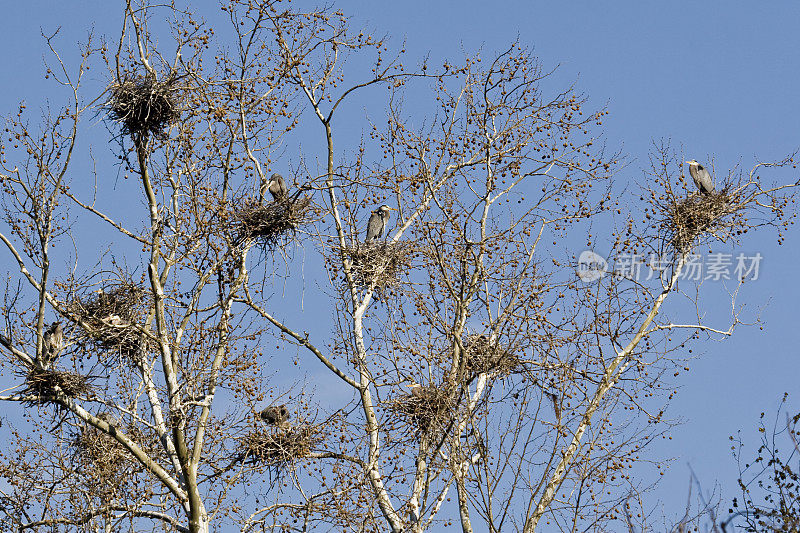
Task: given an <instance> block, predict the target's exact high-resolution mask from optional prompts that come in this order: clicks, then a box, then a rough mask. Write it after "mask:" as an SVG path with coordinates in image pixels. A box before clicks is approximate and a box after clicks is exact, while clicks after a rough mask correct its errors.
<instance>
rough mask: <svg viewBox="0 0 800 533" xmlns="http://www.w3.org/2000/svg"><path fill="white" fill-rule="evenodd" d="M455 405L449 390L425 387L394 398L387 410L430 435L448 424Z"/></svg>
mask: <svg viewBox="0 0 800 533" xmlns="http://www.w3.org/2000/svg"><path fill="white" fill-rule="evenodd" d="M455 403H456V402H455V398H454V396H453V394H452V391H451V390H450V389H449V388H447V387H437V386H435V385H427V386H420V387H418V388H416V389H414V390H412V392H410V393H408V394H404V395H402V396H400V397H398V398H395V399H394V400H392V402H391V403H390V404H389V408H390V409H391V410H392V411H394V412H395V413H397V415H398V416H399V417H400V418H402V419H405V420H406V421H408V422H409V423H411V424H413V425H415V426H417V427H418V428H419V429H420V430H421V431H422V432H423V433H428V434H430V433H433V432H435V431H436V430H437V429H439V428H441V427H444V426H445V425H446V424H447V423H449V422H450V420H451V418H452V414H453V409H454V407H455Z"/></svg>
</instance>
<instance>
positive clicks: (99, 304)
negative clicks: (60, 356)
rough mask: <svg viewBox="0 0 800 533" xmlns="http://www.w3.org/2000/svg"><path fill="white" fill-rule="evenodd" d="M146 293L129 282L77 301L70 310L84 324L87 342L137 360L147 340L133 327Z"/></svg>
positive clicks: (139, 315) (103, 349) (105, 350)
mask: <svg viewBox="0 0 800 533" xmlns="http://www.w3.org/2000/svg"><path fill="white" fill-rule="evenodd" d="M146 298H147V291H145V290H144V289H142V288H141V287H139V286H137V285H134V284H132V283H121V284H119V285H116V286H112V287H109V288H108V289H107V290H105V289H101V291H100V292H99V294H98V293H94V294H93V295H92V296H90V297H88V298H87V299H86V300H83V301H81V300H76V301H75V302H74V303H73V304H72V309H71V311H72V312H73V313H74V314H75V315H77V316H78V317H80V319H81V320H82V321H83V323H84V324H85V326H86V327H85V328H84V332H85V334H86V336H87V338H88V339H89V341H90V342H91V343H92V344H94V345H95V346H97V347H98V348H99V349H100V350H102V351H104V352H109V351H110V352H117V353H119V354H120V355H121V356H123V357H126V358H131V359H136V358H138V357H139V354H140V352H141V347H142V344H143V343H146V342H147V340H146V337H144V336H143V335H142V333H141V332H140V331H138V330H137V328H136V327H135V326H134V324H135V323H136V321H137V319H139V318H140V317H141V313H142V307H143V304H144V303H145V301H146Z"/></svg>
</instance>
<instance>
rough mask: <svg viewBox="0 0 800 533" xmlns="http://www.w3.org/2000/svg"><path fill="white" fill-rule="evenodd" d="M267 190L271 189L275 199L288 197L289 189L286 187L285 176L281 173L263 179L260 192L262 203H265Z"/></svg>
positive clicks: (270, 191)
mask: <svg viewBox="0 0 800 533" xmlns="http://www.w3.org/2000/svg"><path fill="white" fill-rule="evenodd" d="M267 191H269V193H270V194H271V195H272V198H273V200H275V201H278V200H283V199H284V198H285V197H286V193H287V192H288V189H287V188H286V182H285V181H283V177H282V176H281V175H280V174H273V175H272V177H271V178H270V179H269V180H263V181H262V182H261V187H260V188H259V189H258V194H259V199H260V201H261V203H262V204H263V203H264V195H266V194H267Z"/></svg>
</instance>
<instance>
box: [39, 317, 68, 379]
mask: <svg viewBox="0 0 800 533" xmlns="http://www.w3.org/2000/svg"><path fill="white" fill-rule="evenodd" d="M63 346H64V330H63V329H62V328H61V322H53V323H52V324H50V327H49V328H47V331H45V332H44V335H43V336H42V361H41V366H42V368H45V369H47V368H50V365H51V364H52V363H53V360H54V359H55V358H56V355H58V352H60V351H61V348H63Z"/></svg>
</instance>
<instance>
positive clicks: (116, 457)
mask: <svg viewBox="0 0 800 533" xmlns="http://www.w3.org/2000/svg"><path fill="white" fill-rule="evenodd" d="M107 421H108V420H107ZM74 444H75V447H76V448H77V449H78V451H79V453H80V456H81V458H82V459H84V460H85V461H86V462H87V463H88V464H89V465H91V466H92V467H93V469H94V470H95V471H96V472H97V473H98V474H99V475H100V477H102V478H104V479H111V478H114V477H116V475H117V474H118V473H119V471H120V469H121V468H122V467H123V466H124V465H125V464H126V462H128V461H129V460H130V459H131V456H130V454H129V453H128V451H127V450H126V449H125V448H124V447H123V446H122V445H121V444H120V443H119V442H117V440H116V439H115V438H114V437H112V436H111V435H109V434H107V433H104V432H102V431H100V430H99V429H97V428H95V427H94V426H90V425H86V426H85V427H83V428H82V429H81V430H80V432H79V433H78V435H77V436H76V437H75V441H74Z"/></svg>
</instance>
